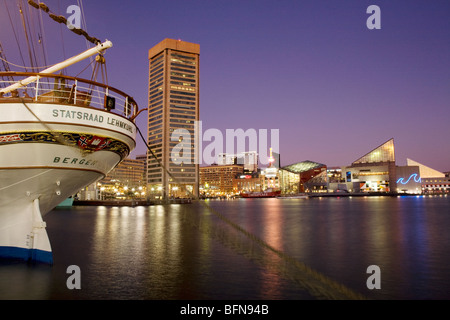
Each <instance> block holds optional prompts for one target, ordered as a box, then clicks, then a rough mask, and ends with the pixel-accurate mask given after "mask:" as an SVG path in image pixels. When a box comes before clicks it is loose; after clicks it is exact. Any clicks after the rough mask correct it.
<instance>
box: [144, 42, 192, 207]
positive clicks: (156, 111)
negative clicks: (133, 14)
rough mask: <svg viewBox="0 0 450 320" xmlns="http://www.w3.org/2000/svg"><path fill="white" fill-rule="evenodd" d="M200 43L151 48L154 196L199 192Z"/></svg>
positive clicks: (150, 162)
mask: <svg viewBox="0 0 450 320" xmlns="http://www.w3.org/2000/svg"><path fill="white" fill-rule="evenodd" d="M199 57H200V45H198V44H195V43H190V42H185V41H181V40H173V39H165V40H163V41H162V42H160V43H159V44H157V45H156V46H154V47H153V48H151V49H150V50H149V54H148V59H149V94H148V99H149V101H148V145H149V147H150V148H151V150H152V152H150V153H148V158H147V183H148V190H149V191H151V192H150V193H149V198H150V199H167V198H169V197H180V198H189V197H191V196H192V195H194V196H197V195H198V188H199V165H198V163H197V161H195V156H196V152H197V150H196V148H197V146H198V141H197V140H198V138H197V137H196V136H195V134H194V132H195V130H194V128H195V122H196V121H198V120H199V100H200V99H199V84H200V81H199V74H200V73H199Z"/></svg>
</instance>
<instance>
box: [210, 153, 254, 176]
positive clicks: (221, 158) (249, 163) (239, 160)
mask: <svg viewBox="0 0 450 320" xmlns="http://www.w3.org/2000/svg"><path fill="white" fill-rule="evenodd" d="M217 164H218V165H225V164H242V165H243V166H244V171H245V172H256V171H257V170H258V153H257V152H256V151H247V152H240V153H238V154H230V153H220V154H219V155H218V156H217Z"/></svg>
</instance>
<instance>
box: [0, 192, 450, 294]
mask: <svg viewBox="0 0 450 320" xmlns="http://www.w3.org/2000/svg"><path fill="white" fill-rule="evenodd" d="M449 200H450V199H449V198H437V197H434V198H428V197H420V198H413V197H401V198H390V197H367V198H354V197H353V198H317V199H283V200H281V199H238V200H233V201H207V202H205V204H207V205H208V206H210V207H211V208H212V209H213V210H216V211H217V212H219V213H221V214H223V215H224V216H225V217H226V218H229V219H231V220H232V221H233V222H235V223H236V224H238V225H239V226H241V227H242V228H243V229H245V230H246V231H247V232H249V233H250V234H251V235H252V236H254V238H253V239H249V238H248V237H246V236H243V235H242V234H240V233H239V232H238V231H236V230H235V229H233V228H232V227H230V226H229V225H227V223H226V222H224V221H222V220H220V219H219V218H218V216H216V215H215V214H214V211H213V210H208V208H207V207H205V206H204V205H203V204H191V205H170V206H150V207H73V208H71V209H56V210H54V211H52V212H51V213H50V214H48V215H47V216H46V217H45V220H46V221H47V226H48V227H47V230H48V233H49V235H50V238H51V243H52V247H53V252H54V260H55V265H54V266H52V267H47V266H28V265H26V264H17V263H13V262H4V261H3V262H0V298H2V299H314V298H316V297H317V296H315V294H314V293H311V291H310V290H308V289H305V287H304V286H302V285H299V283H298V282H296V281H297V280H298V279H297V278H296V277H298V276H301V275H300V273H301V271H299V269H295V268H292V267H289V268H283V267H281V268H280V265H283V264H289V263H287V260H285V258H280V257H279V256H277V255H276V254H274V253H273V251H271V250H267V249H263V248H261V246H260V244H261V243H264V244H267V245H268V246H269V247H270V248H273V249H274V251H276V250H279V251H282V252H284V253H285V254H287V256H288V258H293V259H295V260H296V261H300V262H302V263H305V264H306V265H307V266H309V267H311V268H312V269H314V270H316V271H317V272H319V273H321V274H323V275H325V276H326V277H329V278H330V279H333V280H336V281H337V282H339V283H341V284H343V285H345V286H346V287H348V288H350V289H351V290H354V291H355V292H357V293H360V294H362V295H364V296H365V297H367V298H374V299H449V298H450V293H449V290H448V289H447V288H449V287H450V271H449V268H448V265H449V262H450V251H449V249H450V236H449V232H448V230H447V229H448V227H447V226H448V225H450V215H449V210H448V208H449V204H450V201H449ZM255 239H256V240H255ZM372 264H375V265H378V266H380V268H381V280H382V282H381V283H382V284H381V290H375V291H374V290H369V289H367V287H366V279H367V277H368V276H369V275H368V274H367V273H366V269H367V267H368V266H369V265H372ZM69 265H78V266H80V268H81V272H82V274H81V279H82V289H81V290H76V291H74V290H68V289H67V287H66V279H67V277H68V274H67V273H66V268H67V267H68V266H69Z"/></svg>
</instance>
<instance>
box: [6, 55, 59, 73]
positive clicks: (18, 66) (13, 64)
mask: <svg viewBox="0 0 450 320" xmlns="http://www.w3.org/2000/svg"><path fill="white" fill-rule="evenodd" d="M0 60H2V61H4V62H6V63H8V64H10V65H12V66H14V67H17V68H23V69H25V70H27V69H31V68H32V67H25V66H21V65H18V64H15V63H12V62H10V61H8V60H6V59H4V58H2V57H0ZM50 67H52V65H49V66H43V67H36V69H46V68H50Z"/></svg>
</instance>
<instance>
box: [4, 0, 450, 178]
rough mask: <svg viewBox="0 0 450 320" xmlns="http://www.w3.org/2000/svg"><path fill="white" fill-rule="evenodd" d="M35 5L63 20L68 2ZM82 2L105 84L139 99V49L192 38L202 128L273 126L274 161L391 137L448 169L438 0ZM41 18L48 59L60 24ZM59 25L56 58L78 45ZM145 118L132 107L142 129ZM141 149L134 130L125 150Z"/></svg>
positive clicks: (449, 88)
mask: <svg viewBox="0 0 450 320" xmlns="http://www.w3.org/2000/svg"><path fill="white" fill-rule="evenodd" d="M6 1H7V2H10V1H11V2H12V0H6ZM25 2H26V1H25ZM44 2H45V3H46V4H47V5H48V6H49V7H50V8H51V9H52V11H54V12H57V13H60V14H64V15H65V16H66V17H68V16H69V14H66V13H65V12H64V11H65V9H66V8H67V6H69V5H71V4H77V1H76V0H70V1H69V0H61V1H57V0H47V1H44ZM0 4H1V6H0V8H1V9H0V41H1V42H2V44H3V47H4V49H5V50H7V57H8V59H9V60H11V61H13V62H15V63H19V64H20V60H19V59H18V58H17V56H14V55H11V54H8V49H9V48H11V49H14V46H16V45H15V42H14V41H13V40H14V38H13V36H12V35H11V32H8V31H7V29H6V26H9V21H7V15H6V14H5V12H4V11H5V10H4V4H3V2H1V3H0ZM372 4H375V5H378V6H379V7H380V9H381V29H380V30H369V29H368V28H367V27H366V20H367V18H368V17H369V16H370V14H367V13H366V9H367V7H368V6H369V5H372ZM83 7H84V13H85V17H86V24H87V31H88V33H89V34H91V35H93V36H95V37H97V38H99V39H102V40H104V39H108V40H111V41H112V42H113V45H114V46H113V48H111V49H109V50H108V51H107V53H106V55H105V56H106V59H107V66H108V78H109V84H110V85H112V86H115V87H117V88H119V89H121V90H122V91H125V92H127V93H129V94H130V95H131V96H133V97H134V98H135V99H136V101H137V102H138V103H139V105H140V107H141V108H145V107H146V106H147V86H148V57H147V53H148V49H150V48H151V47H152V46H154V45H155V44H157V43H159V42H160V41H161V40H163V39H164V38H172V39H182V40H184V41H188V42H194V43H198V44H200V50H201V54H200V119H201V120H202V121H203V128H204V130H206V129H208V128H218V129H220V130H222V131H223V133H224V134H225V129H238V128H242V129H244V130H247V129H250V128H253V129H256V130H258V129H269V130H270V129H280V153H281V164H282V165H288V164H291V163H295V162H299V161H303V160H312V161H316V162H320V163H324V164H327V165H328V166H343V165H349V164H350V163H351V162H352V161H354V160H356V159H358V158H359V157H360V156H362V155H364V154H365V153H367V152H369V151H370V150H371V149H373V148H375V147H377V146H378V145H380V144H382V143H383V142H385V141H387V140H388V139H390V138H394V142H395V147H396V159H397V164H399V165H404V164H406V158H411V159H413V160H415V161H417V162H420V163H423V164H425V165H427V166H430V167H432V168H434V169H436V170H440V171H450V139H449V138H450V125H449V124H450V123H449V119H450V18H449V16H450V1H448V0H433V1H426V0H420V1H411V0H409V1H401V0H396V1H392V0H390V1H387V0H371V1H364V0H346V1H337V0H334V1H331V0H330V1H325V0H315V1H313V0H302V1H300V0H289V1H287V0H271V1H265V0H252V1H246V0H182V1H172V0H160V1H135V0H131V1H123V0H121V1H118V0H107V1H106V0H89V1H84V2H83ZM10 8H12V6H11V7H10ZM58 8H60V9H61V11H58ZM43 18H44V20H46V29H45V31H46V37H47V38H46V40H47V43H48V48H51V49H49V56H54V59H53V60H52V61H51V63H56V62H58V61H59V60H60V56H58V55H61V54H62V46H61V44H60V41H59V40H60V33H59V32H60V29H59V27H55V24H54V23H52V22H50V23H48V17H46V16H44V17H43ZM52 29H54V30H52ZM55 30H56V31H57V32H56V31H55ZM63 34H64V43H65V46H64V49H65V51H66V54H67V55H68V56H69V55H70V56H71V55H75V54H77V53H79V52H81V51H83V50H85V49H86V45H85V42H84V40H83V39H81V38H80V37H76V36H73V35H71V34H70V32H69V31H68V30H67V29H66V30H63ZM11 51H13V50H11ZM16 58H17V59H16ZM83 67H84V65H83ZM85 77H89V76H85ZM146 121H147V113H144V114H141V116H140V117H139V119H138V125H139V127H140V128H141V130H142V131H143V132H146ZM204 144H208V142H205V143H204ZM143 153H145V147H144V144H143V143H142V141H141V140H140V139H138V147H137V149H136V150H135V151H134V152H133V153H132V156H135V155H137V154H143Z"/></svg>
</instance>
